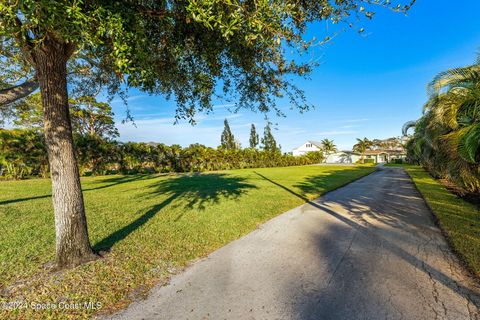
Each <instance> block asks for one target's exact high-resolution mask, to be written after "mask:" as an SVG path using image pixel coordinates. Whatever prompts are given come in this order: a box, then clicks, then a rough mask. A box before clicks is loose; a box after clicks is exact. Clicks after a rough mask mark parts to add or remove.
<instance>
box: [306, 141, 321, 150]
mask: <svg viewBox="0 0 480 320" xmlns="http://www.w3.org/2000/svg"><path fill="white" fill-rule="evenodd" d="M307 143H311V144H313V145H314V146H316V147H318V148H320V149H321V148H322V143H321V142H318V141H312V140H308V141H307Z"/></svg>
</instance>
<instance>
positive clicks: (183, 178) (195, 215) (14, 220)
mask: <svg viewBox="0 0 480 320" xmlns="http://www.w3.org/2000/svg"><path fill="white" fill-rule="evenodd" d="M374 170H375V168H372V167H365V166H355V167H348V166H303V167H288V168H262V169H245V170H232V171H222V172H213V173H203V174H172V175H134V176H104V177H91V178H83V179H82V186H83V189H84V196H85V204H86V210H87V217H88V223H89V232H90V238H91V241H92V244H93V245H94V247H95V249H97V250H103V251H108V252H109V253H108V254H107V255H106V256H105V258H103V259H100V260H98V261H95V262H92V263H89V264H86V265H83V266H80V267H77V268H75V269H71V270H66V271H64V272H60V273H51V272H49V271H48V272H47V271H45V265H46V264H47V263H49V262H51V261H52V260H53V259H54V222H53V213H52V205H51V198H50V192H51V190H50V181H49V180H44V179H38V180H24V181H4V182H0V292H2V291H4V292H3V294H2V296H0V301H19V300H20V301H21V300H22V299H23V301H26V302H28V303H30V302H42V303H46V302H59V301H71V302H85V301H93V302H101V303H102V305H103V307H102V310H101V312H109V311H112V310H115V309H118V308H121V307H125V306H126V305H127V304H128V302H129V301H131V300H132V299H135V298H136V297H139V296H142V295H144V294H145V293H146V292H147V290H148V289H149V288H150V287H151V286H152V285H153V284H154V283H156V282H158V281H162V280H164V279H167V278H168V275H169V274H171V273H173V272H175V270H176V269H177V270H178V269H179V268H182V267H183V266H185V265H186V264H187V263H188V262H189V261H191V260H193V259H195V258H198V257H202V256H205V255H206V254H208V253H210V252H211V251H213V250H215V249H217V248H219V247H221V246H223V245H225V244H226V243H228V242H230V241H232V240H234V239H237V238H238V237H240V236H242V235H244V234H247V233H248V232H250V231H252V230H254V229H255V228H257V226H258V225H259V224H261V223H263V222H265V221H267V220H268V219H270V218H272V217H275V216H276V215H278V214H280V213H282V212H284V211H286V210H288V209H290V208H293V207H295V206H298V205H300V204H302V203H304V202H305V201H306V200H308V199H313V198H315V197H318V196H319V195H320V194H322V193H324V192H327V191H329V190H332V189H335V188H338V187H340V186H342V185H344V184H346V183H348V182H350V181H352V180H355V179H357V178H360V177H361V176H364V175H366V174H368V173H371V172H373V171H374ZM12 284H15V285H14V286H12ZM6 288H8V290H5V289H6ZM2 289H3V290H2ZM2 312H3V314H2ZM6 312H8V314H7V315H8V316H12V315H15V314H16V315H17V316H19V317H26V318H29V317H32V316H33V315H34V316H35V317H42V318H45V317H48V316H52V317H55V318H56V317H58V316H59V312H61V314H62V317H65V315H66V311H64V310H62V311H58V310H46V311H42V312H41V313H38V311H37V312H35V313H33V312H34V311H33V310H32V309H29V308H27V309H22V310H16V311H15V312H12V311H5V310H4V311H1V310H0V318H2V316H5V313H6ZM94 312H95V311H94V310H88V309H79V310H70V311H68V312H67V314H68V316H70V317H72V318H79V317H87V316H88V315H89V314H91V313H94Z"/></svg>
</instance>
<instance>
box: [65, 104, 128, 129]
mask: <svg viewBox="0 0 480 320" xmlns="http://www.w3.org/2000/svg"><path fill="white" fill-rule="evenodd" d="M113 116H114V114H113V112H112V107H111V106H110V105H109V104H108V103H105V102H98V101H97V100H96V99H95V98H94V97H88V96H83V97H79V98H76V99H70V118H71V121H72V127H73V132H77V133H79V134H81V135H84V136H85V135H90V136H96V137H100V138H115V137H118V136H119V134H118V130H117V128H116V127H115V122H114V120H113Z"/></svg>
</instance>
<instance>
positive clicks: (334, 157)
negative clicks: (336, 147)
mask: <svg viewBox="0 0 480 320" xmlns="http://www.w3.org/2000/svg"><path fill="white" fill-rule="evenodd" d="M360 158H361V154H360V153H356V152H352V151H338V152H335V153H332V154H329V155H328V156H327V158H326V159H325V163H356V162H357V161H359V160H360Z"/></svg>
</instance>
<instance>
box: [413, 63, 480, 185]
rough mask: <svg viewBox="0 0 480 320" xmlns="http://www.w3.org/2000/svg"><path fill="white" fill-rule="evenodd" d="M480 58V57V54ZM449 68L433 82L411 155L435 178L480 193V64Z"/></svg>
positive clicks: (414, 160)
mask: <svg viewBox="0 0 480 320" xmlns="http://www.w3.org/2000/svg"><path fill="white" fill-rule="evenodd" d="M479 58H480V56H479ZM478 62H479V61H477V63H476V64H474V65H471V66H468V67H464V68H456V69H451V70H447V71H445V72H442V73H440V74H439V75H437V76H436V77H435V78H434V79H433V81H432V82H431V83H430V84H429V86H428V89H429V93H430V99H429V101H428V102H427V103H426V105H425V107H424V115H423V116H422V117H421V118H420V119H419V120H418V121H416V122H415V133H414V135H413V138H412V139H411V140H410V141H409V142H408V144H407V150H408V158H409V160H410V161H411V162H413V163H419V164H422V165H423V166H424V167H425V168H427V170H428V171H429V172H430V173H432V174H433V175H434V176H435V177H438V178H444V179H448V180H450V181H452V182H454V183H455V184H456V185H457V186H459V187H460V188H463V189H465V190H466V191H468V192H480V64H478Z"/></svg>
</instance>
